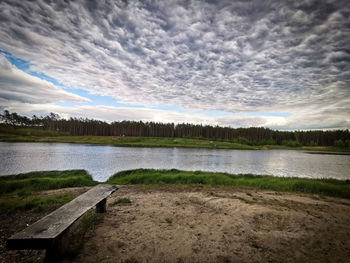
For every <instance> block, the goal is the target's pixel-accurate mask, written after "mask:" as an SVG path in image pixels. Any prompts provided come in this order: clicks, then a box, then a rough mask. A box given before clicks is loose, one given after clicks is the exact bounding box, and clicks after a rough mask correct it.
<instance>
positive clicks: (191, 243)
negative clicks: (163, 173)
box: [0, 184, 350, 263]
mask: <svg viewBox="0 0 350 263" xmlns="http://www.w3.org/2000/svg"><path fill="white" fill-rule="evenodd" d="M87 189H89V187H79V188H77V187H74V188H62V189H54V190H44V191H39V192H37V193H38V194H39V195H40V196H54V195H57V194H69V195H72V196H76V195H79V194H81V193H82V192H84V191H86V190H87ZM125 200H127V201H128V202H125ZM129 200H132V201H129ZM107 206H108V208H107V213H106V214H104V215H103V217H102V219H101V218H99V219H96V218H92V219H91V218H90V219H89V221H88V227H86V226H85V228H86V230H87V231H86V232H84V234H81V236H80V240H81V241H82V243H83V245H82V246H81V247H80V248H79V250H77V251H76V253H75V254H72V255H69V257H68V258H66V259H65V260H63V261H62V262H124V263H125V262H139V263H141V262H333V261H336V262H347V260H348V255H349V253H350V241H349V239H348V236H349V235H350V220H349V214H350V200H348V199H340V198H333V197H320V196H318V195H310V194H297V193H286V192H278V191H270V190H258V189H254V188H241V187H232V186H213V185H199V184H197V185H175V184H162V185H159V184H157V185H154V184H149V185H144V184H142V185H141V184H140V185H122V186H120V189H119V190H118V191H117V192H116V193H114V194H113V195H112V196H111V197H110V198H109V199H108V203H107ZM52 209H53V208H45V209H44V210H42V211H40V212H34V211H32V210H17V211H16V212H12V213H10V214H4V213H1V214H0V232H1V233H2V235H1V242H0V243H1V244H0V245H1V248H0V252H1V253H0V262H10V261H14V262H18V263H23V262H43V260H44V251H40V250H39V251H30V250H29V251H5V250H4V247H3V245H4V242H5V239H6V237H8V236H10V235H11V234H12V233H14V232H17V231H19V230H21V229H23V228H25V226H26V224H31V223H33V222H35V221H36V220H38V219H39V218H41V217H42V216H44V215H45V214H47V213H49V212H50V211H51V210H52Z"/></svg>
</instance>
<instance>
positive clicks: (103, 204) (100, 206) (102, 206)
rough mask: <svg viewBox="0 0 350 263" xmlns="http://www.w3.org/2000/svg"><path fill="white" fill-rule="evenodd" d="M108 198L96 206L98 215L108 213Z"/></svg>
mask: <svg viewBox="0 0 350 263" xmlns="http://www.w3.org/2000/svg"><path fill="white" fill-rule="evenodd" d="M106 206H107V198H105V199H102V200H101V201H100V202H99V203H98V204H97V205H96V213H105V212H106V211H107V209H106Z"/></svg>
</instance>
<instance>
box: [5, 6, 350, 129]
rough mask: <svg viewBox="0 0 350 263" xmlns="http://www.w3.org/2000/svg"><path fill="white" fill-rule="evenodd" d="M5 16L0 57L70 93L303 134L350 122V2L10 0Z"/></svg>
mask: <svg viewBox="0 0 350 263" xmlns="http://www.w3.org/2000/svg"><path fill="white" fill-rule="evenodd" d="M0 10H1V11H0V48H1V49H3V50H6V51H8V52H11V53H13V54H14V55H16V56H17V57H20V58H22V59H25V60H28V61H30V62H31V67H30V70H33V71H36V72H44V73H45V74H47V75H49V76H50V77H53V78H55V79H57V80H59V81H60V82H61V83H63V84H64V85H65V86H66V87H69V88H80V89H85V90H88V91H89V92H91V93H93V94H100V95H104V96H111V97H113V98H115V99H117V100H118V101H119V102H121V103H126V104H134V105H135V104H136V105H145V106H160V105H165V106H174V105H176V106H179V107H181V108H183V109H185V110H188V111H191V110H222V111H227V112H232V113H237V112H247V111H253V112H257V111H264V112H290V113H291V114H292V116H293V117H291V120H298V121H300V122H301V124H300V123H299V122H295V124H296V128H297V127H299V126H300V125H301V126H303V127H304V126H307V125H308V123H310V121H311V123H312V125H313V126H320V125H318V124H317V122H319V123H320V124H321V123H322V125H324V127H326V126H327V127H328V126H342V127H343V125H344V123H345V124H346V125H348V124H349V115H348V112H349V109H350V106H349V105H350V89H349V87H350V61H349V55H350V49H349V47H348V43H349V42H350V31H349V30H348V28H349V27H350V23H349V20H348V19H346V17H349V14H350V2H349V1H347V0H329V1H311V0H310V1H306V0H305V1H278V2H276V1H267V0H266V1H262V0H254V1H217V2H216V1H63V2H61V1H59V2H56V1H53V2H46V1H39V0H38V1H34V2H27V1H19V0H11V1H10V0H9V1H6V0H5V1H1V3H0ZM235 120H236V121H237V119H235ZM324 120H329V122H327V123H324ZM334 120H337V122H334ZM193 121H196V117H195V116H194V115H193ZM236 123H238V122H234V120H232V123H231V125H236ZM262 123H263V122H262ZM252 124H254V122H252ZM310 125H311V124H310ZM322 125H321V126H322ZM321 126H320V127H321ZM346 127H350V126H346Z"/></svg>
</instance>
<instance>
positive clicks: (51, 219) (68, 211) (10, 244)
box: [6, 184, 118, 249]
mask: <svg viewBox="0 0 350 263" xmlns="http://www.w3.org/2000/svg"><path fill="white" fill-rule="evenodd" d="M117 189H118V187H117V186H115V185H107V184H100V185H97V186H95V187H94V188H92V189H90V190H89V191H87V192H86V193H84V194H82V195H80V196H78V197H77V198H75V199H74V200H72V201H71V202H69V203H67V204H65V205H63V206H61V207H60V208H58V209H57V210H55V211H53V212H52V213H51V214H49V215H47V216H45V217H43V218H42V219H40V220H39V221H37V222H36V223H34V224H32V225H30V226H29V227H27V228H26V229H24V230H22V231H21V232H18V233H17V234H14V235H13V236H11V237H10V238H9V239H8V240H7V244H6V245H7V248H8V249H45V248H49V247H51V246H52V243H53V241H54V239H56V238H57V237H58V236H59V235H61V234H62V233H63V232H64V231H65V230H66V229H68V228H69V227H70V226H71V225H72V224H73V223H74V222H75V221H76V220H78V219H79V218H80V217H81V216H82V215H83V214H84V213H86V212H87V211H88V210H89V209H91V208H92V207H94V206H96V205H97V204H98V203H100V202H101V201H102V200H104V199H106V198H107V197H108V196H109V195H111V194H112V193H113V192H115V191H116V190H117ZM102 203H103V201H102Z"/></svg>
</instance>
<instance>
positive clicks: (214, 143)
mask: <svg viewBox="0 0 350 263" xmlns="http://www.w3.org/2000/svg"><path fill="white" fill-rule="evenodd" d="M0 142H52V143H77V144H92V145H111V146H118V147H166V148H174V147H180V148H205V149H232V150H276V149H281V150H282V149H283V150H301V151H313V152H337V153H346V152H348V153H350V148H346V147H335V146H294V147H291V146H287V145H248V144H241V143H237V142H232V141H226V140H214V139H203V138H168V137H128V136H70V135H64V136H33V135H14V134H4V133H0Z"/></svg>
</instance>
